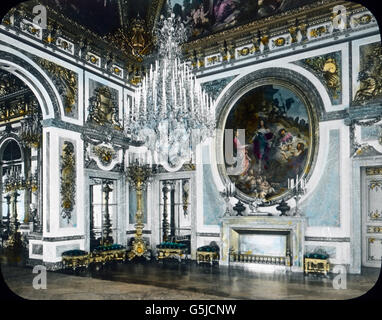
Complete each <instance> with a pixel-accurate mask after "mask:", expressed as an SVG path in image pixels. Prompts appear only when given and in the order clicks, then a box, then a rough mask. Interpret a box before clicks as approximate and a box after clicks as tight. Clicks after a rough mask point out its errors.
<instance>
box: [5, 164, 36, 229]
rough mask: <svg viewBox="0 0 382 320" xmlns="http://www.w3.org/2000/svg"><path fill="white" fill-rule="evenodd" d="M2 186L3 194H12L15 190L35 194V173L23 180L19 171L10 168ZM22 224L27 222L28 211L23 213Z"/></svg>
mask: <svg viewBox="0 0 382 320" xmlns="http://www.w3.org/2000/svg"><path fill="white" fill-rule="evenodd" d="M4 186H5V188H4V189H5V192H8V193H12V192H13V191H15V190H16V191H17V190H29V191H31V192H33V193H35V192H37V189H38V178H37V172H36V173H35V174H34V175H28V177H27V178H24V176H23V175H22V174H21V172H20V171H19V170H17V169H15V168H11V170H10V171H9V172H7V173H6V175H5V181H4ZM24 222H25V223H28V222H29V214H28V210H26V211H25V217H24Z"/></svg>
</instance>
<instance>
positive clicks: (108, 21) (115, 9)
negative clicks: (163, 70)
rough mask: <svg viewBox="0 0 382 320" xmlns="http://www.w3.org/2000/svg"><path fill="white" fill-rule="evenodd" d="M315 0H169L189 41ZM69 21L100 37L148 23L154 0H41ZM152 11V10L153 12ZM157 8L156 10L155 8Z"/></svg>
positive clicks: (155, 0)
mask: <svg viewBox="0 0 382 320" xmlns="http://www.w3.org/2000/svg"><path fill="white" fill-rule="evenodd" d="M316 1H317V0H171V2H170V5H171V7H172V8H173V11H174V13H175V14H176V15H177V16H179V17H181V18H182V20H183V22H184V24H185V25H186V26H187V27H189V30H190V36H191V38H190V39H192V38H198V37H203V36H206V35H209V34H211V33H216V32H219V31H222V30H225V29H228V28H232V27H235V26H239V25H242V24H246V23H249V22H251V21H254V20H257V19H261V18H265V17H269V16H271V15H277V14H280V13H282V12H285V11H288V10H290V9H294V8H296V7H300V6H303V5H306V4H310V3H312V2H316ZM41 3H44V4H47V5H49V6H50V7H52V8H55V9H58V11H59V12H61V13H63V14H64V15H66V16H67V17H69V18H70V19H72V20H74V21H76V22H78V23H79V24H81V25H83V26H85V27H86V28H88V29H90V30H91V31H93V32H95V33H97V34H99V35H101V36H104V35H106V34H109V33H112V32H113V31H115V30H116V29H118V28H120V27H125V26H128V24H129V22H130V21H132V19H134V18H136V17H138V15H139V17H140V18H143V19H145V20H146V21H147V22H148V21H149V20H150V17H149V16H150V15H152V14H154V15H155V14H156V10H155V9H156V8H154V7H155V6H158V5H161V4H162V3H163V6H162V13H163V12H165V10H166V7H167V6H166V5H165V4H166V1H158V0H41ZM153 8H154V10H153ZM159 9H160V8H159Z"/></svg>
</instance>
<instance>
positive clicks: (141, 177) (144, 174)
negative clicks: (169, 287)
mask: <svg viewBox="0 0 382 320" xmlns="http://www.w3.org/2000/svg"><path fill="white" fill-rule="evenodd" d="M126 171H127V178H128V180H129V182H130V184H131V185H132V186H133V187H134V188H135V190H136V193H137V212H136V214H135V225H134V226H135V238H134V241H133V243H132V248H131V250H130V252H129V254H128V258H129V260H132V259H133V258H135V257H145V258H146V259H150V254H149V252H148V249H147V246H146V243H145V241H144V240H143V237H142V233H143V228H144V223H143V210H142V208H143V206H142V203H143V191H144V190H145V189H146V187H147V184H148V183H149V179H150V177H151V176H152V174H153V173H154V169H153V167H151V165H149V164H143V163H142V161H140V160H139V159H135V161H133V162H132V163H130V164H129V166H128V168H127V170H126Z"/></svg>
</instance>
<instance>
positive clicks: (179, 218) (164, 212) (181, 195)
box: [159, 179, 192, 254]
mask: <svg viewBox="0 0 382 320" xmlns="http://www.w3.org/2000/svg"><path fill="white" fill-rule="evenodd" d="M190 189H191V179H175V180H160V181H159V193H160V195H159V199H160V203H159V205H160V228H159V229H160V230H159V231H160V232H159V234H160V241H159V242H176V243H183V244H185V245H186V247H187V254H191V232H192V214H191V213H192V207H191V205H192V204H191V201H190V198H191V190H190Z"/></svg>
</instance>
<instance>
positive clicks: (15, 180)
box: [4, 168, 24, 249]
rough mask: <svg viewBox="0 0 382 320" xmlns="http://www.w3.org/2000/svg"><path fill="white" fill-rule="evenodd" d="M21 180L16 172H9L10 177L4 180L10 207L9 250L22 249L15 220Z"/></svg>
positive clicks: (16, 220) (21, 184)
mask: <svg viewBox="0 0 382 320" xmlns="http://www.w3.org/2000/svg"><path fill="white" fill-rule="evenodd" d="M23 184H24V183H23V178H22V176H21V175H20V174H19V172H18V171H15V170H13V168H12V170H11V174H10V175H6V178H5V186H4V187H5V191H6V192H7V193H8V196H9V197H6V199H7V202H8V206H9V205H10V207H11V217H10V218H9V217H8V219H9V220H8V221H9V239H8V243H7V247H8V248H11V249H20V248H21V247H22V241H21V234H20V232H19V227H20V222H19V221H18V218H17V198H18V197H19V196H20V194H19V193H18V192H17V191H18V190H20V189H22V188H23Z"/></svg>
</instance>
